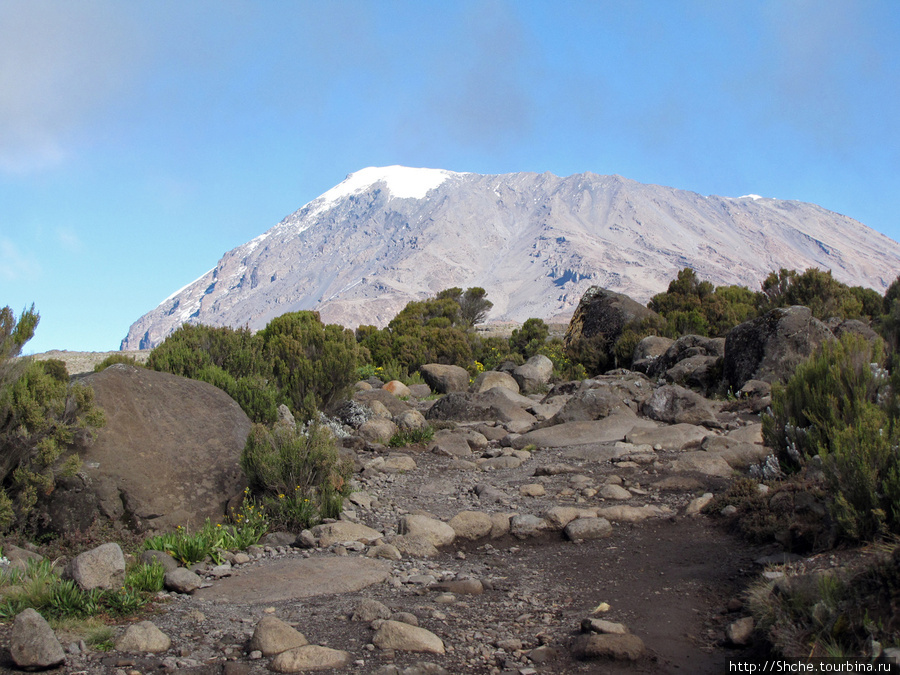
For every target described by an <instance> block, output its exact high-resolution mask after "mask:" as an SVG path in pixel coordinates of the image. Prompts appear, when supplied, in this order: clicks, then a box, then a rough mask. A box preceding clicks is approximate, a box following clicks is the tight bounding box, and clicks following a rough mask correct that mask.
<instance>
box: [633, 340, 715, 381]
mask: <svg viewBox="0 0 900 675" xmlns="http://www.w3.org/2000/svg"><path fill="white" fill-rule="evenodd" d="M724 355H725V339H724V338H709V337H703V336H701V335H683V336H681V337H680V338H678V339H677V340H675V342H673V343H672V344H671V345H669V348H668V349H666V351H665V353H663V354H662V355H660V356H659V358H657V359H654V360H653V361H652V362H649V363H647V365H646V369H645V370H644V371H643V372H646V373H647V374H648V375H649V376H650V377H654V378H657V377H664V378H665V379H666V380H667V381H668V382H673V383H675V384H679V385H683V386H686V387H691V388H694V389H699V390H700V391H702V392H704V393H705V392H708V391H711V390H713V389H715V388H716V387H717V386H718V385H719V383H720V381H721V379H722V377H721V375H722V374H721V362H722V357H723V356H724Z"/></svg>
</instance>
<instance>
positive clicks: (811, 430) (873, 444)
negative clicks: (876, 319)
mask: <svg viewBox="0 0 900 675" xmlns="http://www.w3.org/2000/svg"><path fill="white" fill-rule="evenodd" d="M881 358H882V355H881V345H880V343H875V344H874V345H873V344H870V343H869V342H867V341H866V340H865V339H863V338H861V337H859V336H854V335H845V336H843V337H842V338H841V340H840V341H830V342H828V343H826V344H825V345H823V346H822V348H821V349H820V351H819V352H818V353H817V354H816V355H814V356H813V357H812V358H810V359H809V360H808V361H806V362H805V363H803V364H801V365H800V366H798V367H797V369H796V370H795V372H794V375H793V376H792V377H791V378H790V379H789V380H788V382H787V383H786V384H785V385H784V386H777V385H776V386H775V387H773V390H772V414H771V415H766V416H764V417H763V433H764V436H765V440H766V443H767V444H768V445H770V446H772V447H773V448H775V451H776V455H777V457H778V459H779V461H780V462H781V464H782V466H784V467H785V468H787V469H789V470H796V469H798V468H800V467H802V466H804V465H805V464H807V462H808V461H809V459H810V458H811V457H813V456H814V455H818V456H819V457H820V459H821V465H822V470H823V472H824V475H825V478H826V481H827V485H828V488H829V493H830V495H831V497H832V503H831V512H832V514H833V515H834V517H835V520H836V521H837V523H838V525H839V526H840V528H841V531H842V533H843V534H844V535H845V536H847V537H849V538H851V539H869V538H871V537H873V536H876V535H880V534H884V533H887V532H895V533H898V532H900V511H898V509H900V501H898V500H900V453H898V447H900V428H898V426H897V416H896V410H897V405H896V400H895V395H894V394H893V388H892V387H891V386H890V383H889V379H888V374H887V371H886V370H884V369H883V368H882V367H881V365H880V362H881Z"/></svg>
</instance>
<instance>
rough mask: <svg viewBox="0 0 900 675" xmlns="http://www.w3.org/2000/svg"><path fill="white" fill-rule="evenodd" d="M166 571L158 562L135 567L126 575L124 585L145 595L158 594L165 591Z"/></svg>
mask: <svg viewBox="0 0 900 675" xmlns="http://www.w3.org/2000/svg"><path fill="white" fill-rule="evenodd" d="M165 578H166V569H165V568H164V567H163V566H162V564H160V563H159V562H157V561H155V560H154V561H153V562H152V563H151V564H149V565H148V564H140V565H135V566H134V567H133V568H132V569H131V570H130V571H129V572H128V573H127V574H126V575H125V581H124V583H123V584H122V585H123V586H125V587H126V588H132V589H134V590H135V591H140V592H143V593H158V592H159V591H161V590H162V589H163V584H164V582H165Z"/></svg>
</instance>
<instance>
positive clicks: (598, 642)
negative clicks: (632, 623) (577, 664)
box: [572, 633, 644, 661]
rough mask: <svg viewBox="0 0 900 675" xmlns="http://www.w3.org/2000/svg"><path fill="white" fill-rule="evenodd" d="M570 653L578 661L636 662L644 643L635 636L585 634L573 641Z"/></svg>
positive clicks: (642, 650) (642, 651)
mask: <svg viewBox="0 0 900 675" xmlns="http://www.w3.org/2000/svg"><path fill="white" fill-rule="evenodd" d="M572 652H573V654H574V655H575V657H576V658H579V659H596V658H607V659H613V660H615V661H637V660H638V659H639V658H641V655H642V654H643V653H644V642H643V640H641V639H640V638H639V637H638V636H637V635H632V634H630V633H628V634H625V635H615V634H606V633H603V634H600V633H586V634H582V635H579V636H578V637H577V638H576V639H575V644H574V646H573V648H572Z"/></svg>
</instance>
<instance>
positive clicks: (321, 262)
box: [122, 166, 900, 349]
mask: <svg viewBox="0 0 900 675" xmlns="http://www.w3.org/2000/svg"><path fill="white" fill-rule="evenodd" d="M686 266H690V267H693V268H694V269H695V270H696V271H697V274H698V275H700V277H701V278H703V279H707V280H709V281H711V282H712V283H713V284H715V285H723V284H726V285H727V284H741V285H745V286H748V287H750V288H758V287H759V283H760V281H761V280H762V279H765V277H766V275H767V274H768V273H769V272H771V271H772V270H777V269H780V268H782V267H784V268H786V269H798V270H804V269H806V268H808V267H819V268H821V269H830V270H833V272H834V275H835V278H837V279H839V280H840V281H843V282H844V283H847V284H850V285H852V286H868V287H871V288H874V289H876V290H877V291H878V292H880V293H881V292H884V290H885V289H886V288H887V287H888V285H889V284H890V283H891V282H892V281H893V280H894V279H895V278H896V276H897V272H898V270H900V245H898V244H897V242H894V241H891V240H890V239H888V238H887V237H885V236H884V235H881V234H878V233H877V232H874V231H872V230H870V229H869V228H867V227H865V226H864V225H862V224H861V223H858V222H856V221H854V220H851V219H850V218H847V217H846V216H841V215H839V214H836V213H832V212H830V211H826V210H825V209H823V208H821V207H819V206H815V205H814V204H803V203H801V202H787V201H782V200H779V199H770V198H758V197H757V196H756V195H745V196H744V197H740V198H723V197H716V196H708V197H704V196H702V195H699V194H697V193H695V192H689V191H686V190H676V189H673V188H667V187H664V186H659V185H644V184H641V183H638V182H636V181H631V180H627V179H623V178H621V177H617V176H598V175H595V174H591V173H584V174H577V175H573V176H568V177H558V176H554V175H553V174H550V173H542V174H537V173H514V174H504V175H479V174H474V173H466V174H460V173H454V172H452V171H444V170H439V169H412V168H408V167H402V166H388V167H370V168H367V169H362V170H360V171H357V172H355V173H352V174H350V175H349V176H348V177H347V178H346V179H345V180H344V181H343V182H341V183H340V184H338V185H336V186H335V187H333V188H332V189H330V190H328V191H327V192H325V193H324V194H323V195H322V196H320V197H319V198H317V199H315V200H313V201H312V202H310V203H309V204H307V205H306V206H304V207H303V208H301V209H299V210H298V211H296V212H295V213H293V214H291V215H289V216H288V217H286V218H285V219H284V220H282V221H281V222H280V223H279V224H278V225H276V226H275V227H273V228H271V229H270V230H268V231H267V232H265V233H263V234H261V235H259V236H258V237H256V238H254V239H252V240H251V241H249V242H247V243H246V244H243V245H241V246H238V247H236V248H235V249H233V250H232V251H229V252H227V253H225V255H223V256H222V259H221V260H220V261H219V263H218V264H217V265H216V267H215V269H213V270H211V271H210V272H208V273H206V274H204V275H203V276H202V277H200V278H199V279H197V280H196V281H194V282H193V283H191V284H189V285H188V286H187V287H185V288H183V289H181V291H179V292H177V293H175V294H174V295H173V296H171V297H169V298H167V299H166V300H165V301H163V302H162V303H161V304H160V305H159V307H157V308H156V309H154V310H153V311H151V312H149V313H148V314H147V315H145V316H144V317H142V318H141V319H139V320H138V321H136V322H135V323H134V325H133V326H132V327H131V329H130V330H129V333H128V336H127V337H126V339H125V340H124V341H123V343H122V346H123V348H124V349H135V348H147V347H153V346H155V345H157V344H159V343H160V342H161V341H162V340H163V339H164V338H165V337H166V335H168V334H169V333H171V332H172V331H174V330H176V329H177V328H178V327H179V326H181V324H182V323H184V322H188V323H204V324H208V325H218V326H222V325H227V326H245V325H246V326H249V327H250V328H252V329H258V328H262V327H263V326H265V325H266V324H267V323H268V322H269V321H270V320H271V319H272V318H274V317H276V316H279V315H281V314H284V313H285V312H294V311H298V310H303V309H315V310H317V311H319V312H320V315H321V317H322V320H323V321H325V322H329V323H330V322H334V323H340V324H343V325H345V326H348V327H356V326H358V325H363V324H372V325H380V326H383V325H385V324H387V323H388V322H389V321H390V320H391V319H392V318H393V317H394V316H395V315H396V314H397V312H399V311H400V310H401V309H402V308H403V307H404V305H405V304H406V303H407V302H409V301H410V300H417V299H422V298H424V297H427V296H429V295H433V294H434V293H435V292H437V291H439V290H441V289H444V288H450V287H452V286H458V287H460V288H464V287H467V286H480V287H482V288H484V289H485V290H487V291H488V293H489V294H490V297H491V301H492V302H493V303H494V308H493V311H492V314H491V317H490V318H491V319H492V320H502V321H524V320H525V319H527V318H529V317H538V318H542V319H545V320H546V319H555V320H561V319H564V317H566V316H568V315H570V314H571V312H572V311H573V310H574V308H575V306H576V305H577V304H578V301H579V300H580V298H581V295H582V294H583V293H584V291H585V290H587V288H589V287H590V286H592V285H600V286H603V287H604V288H609V289H610V290H614V291H617V292H620V293H626V294H628V295H630V296H631V297H633V298H634V299H636V300H638V301H640V302H646V301H647V300H648V299H649V298H650V297H652V296H653V295H654V294H655V293H658V292H659V291H662V290H665V288H666V287H667V285H668V283H669V281H670V280H671V279H672V278H673V277H674V276H675V275H676V274H677V273H678V271H679V270H681V269H682V268H684V267H686Z"/></svg>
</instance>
